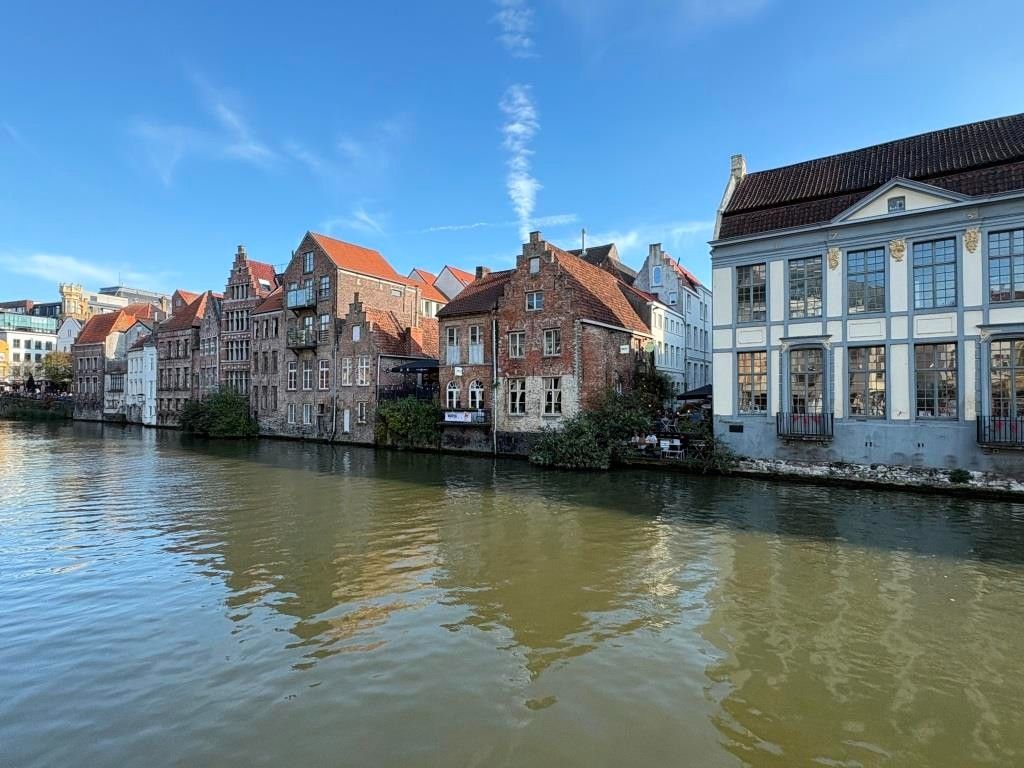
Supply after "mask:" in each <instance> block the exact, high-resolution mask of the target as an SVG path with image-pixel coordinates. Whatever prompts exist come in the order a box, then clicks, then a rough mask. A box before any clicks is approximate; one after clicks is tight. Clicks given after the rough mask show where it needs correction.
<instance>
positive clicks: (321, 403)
mask: <svg viewBox="0 0 1024 768" xmlns="http://www.w3.org/2000/svg"><path fill="white" fill-rule="evenodd" d="M437 335H438V331H437V321H436V320H434V319H433V318H421V319H420V320H419V325H418V326H417V327H412V326H409V325H407V324H405V323H404V322H403V321H402V319H401V318H400V317H399V315H398V314H396V313H395V312H391V311H388V310H381V309H375V308H373V307H367V306H364V304H363V302H362V301H360V298H359V294H358V293H357V294H356V295H355V296H354V297H353V299H352V302H351V304H349V311H348V313H347V314H346V315H345V317H344V319H343V320H342V322H341V324H340V326H339V334H338V347H337V350H336V357H335V360H336V364H337V370H338V380H337V382H335V381H333V380H332V371H331V366H330V365H329V363H328V361H327V360H325V359H323V358H321V359H320V361H319V369H318V371H317V375H316V390H317V394H318V395H320V397H319V398H317V400H318V404H317V406H316V411H315V412H314V411H313V407H312V406H311V405H307V404H303V410H302V413H301V414H298V413H296V414H292V413H289V414H288V418H289V420H294V418H297V417H299V416H301V420H302V424H303V425H306V423H307V420H315V424H314V425H315V426H316V428H317V430H318V436H321V437H322V436H329V437H331V439H338V440H344V441H347V442H354V443H367V444H371V443H373V442H374V441H375V440H374V424H375V422H376V419H377V405H378V403H379V402H380V401H381V399H383V398H386V397H388V396H389V394H390V393H395V394H396V395H401V394H404V384H405V383H406V375H405V374H403V373H401V372H397V371H395V370H394V369H395V368H398V367H399V366H401V365H402V364H403V363H408V362H412V361H418V360H427V359H429V360H435V361H436V359H437ZM305 383H306V382H305V373H303V381H302V384H303V387H305ZM327 392H330V393H332V398H331V399H332V400H333V401H334V403H336V405H335V410H333V411H332V408H331V405H332V403H331V402H325V399H324V394H325V393H327ZM310 399H311V400H312V398H310ZM335 413H336V414H337V416H336V417H335V415H334V414H335Z"/></svg>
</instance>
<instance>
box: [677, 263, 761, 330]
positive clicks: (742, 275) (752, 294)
mask: <svg viewBox="0 0 1024 768" xmlns="http://www.w3.org/2000/svg"><path fill="white" fill-rule="evenodd" d="M766 291H767V283H766V271H765V265H764V264H751V265H749V266H746V267H736V321H737V322H739V323H752V322H757V321H761V320H765V319H766V318H767V312H766V306H767V305H766V300H767V299H766V297H767V293H766ZM689 298H690V297H689V296H687V300H689Z"/></svg>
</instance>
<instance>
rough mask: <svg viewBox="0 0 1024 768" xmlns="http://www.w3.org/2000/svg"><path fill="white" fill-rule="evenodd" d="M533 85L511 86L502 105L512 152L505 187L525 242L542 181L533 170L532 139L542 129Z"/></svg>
mask: <svg viewBox="0 0 1024 768" xmlns="http://www.w3.org/2000/svg"><path fill="white" fill-rule="evenodd" d="M530 97H531V94H530V86H528V85H511V86H509V88H508V90H507V91H505V95H504V96H503V97H502V99H501V102H500V104H499V106H500V107H501V111H502V113H503V114H504V115H505V124H504V125H503V126H502V133H504V134H505V141H504V146H505V149H506V150H507V151H508V153H509V157H508V162H507V165H508V174H507V175H506V177H505V187H506V189H507V191H508V196H509V199H510V200H511V201H512V208H513V209H514V210H515V212H516V217H517V218H518V220H519V236H520V237H521V238H522V239H523V240H524V241H525V240H526V238H527V236H528V235H529V232H530V217H531V216H533V209H534V206H535V205H536V202H537V192H539V191H540V189H541V184H540V182H539V181H537V179H535V178H534V177H533V175H532V174H531V172H530V157H531V155H533V150H531V149H530V141H531V140H532V139H533V137H534V136H535V135H536V133H537V131H539V130H540V122H539V121H538V117H537V108H536V107H535V106H534V104H533V100H532V99H531V98H530Z"/></svg>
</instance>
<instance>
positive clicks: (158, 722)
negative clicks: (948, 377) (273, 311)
mask: <svg viewBox="0 0 1024 768" xmlns="http://www.w3.org/2000/svg"><path fill="white" fill-rule="evenodd" d="M1022 656H1024V507H1022V506H1014V505H1011V504H1004V503H992V502H969V501H963V500H949V499H943V498H940V497H928V496H914V495H902V494H890V493H877V492H871V491H857V490H847V489H835V488H815V487H810V486H787V485H773V484H769V483H765V482H758V481H750V480H739V479H713V478H699V477H684V476H679V475H665V476H662V475H659V474H656V473H653V472H623V473H619V474H608V475H604V474H598V475H589V474H582V475H575V474H563V473H554V472H542V471H539V470H536V469H534V468H533V467H531V466H529V465H528V464H526V463H521V462H513V461H497V462H494V461H490V460H486V459H475V458H474V459H471V458H461V457H451V456H431V455H422V454H405V453H387V452H379V453H377V452H374V451H371V450H366V449H360V448H348V447H329V446H322V445H303V444H298V443H279V442H262V443H258V444H249V445H235V444H188V443H187V442H185V441H183V439H182V438H181V437H180V436H178V435H177V434H176V433H171V432H154V431H143V430H141V429H136V428H119V427H113V428H112V427H106V428H103V427H101V426H99V425H89V424H74V425H68V424H62V425H56V424H25V423H15V422H4V421H0V693H2V695H0V765H3V766H131V765H143V766H146V768H156V767H157V766H179V765H184V766H252V765H267V766H271V765H273V766H277V765H289V766H290V765H295V766H300V765H310V766H320V765H324V766H327V765H338V766H350V765H357V766H363V765H365V766H606V765H607V766H669V765H672V766H739V765H751V766H803V765H824V766H876V765H892V766H976V765H998V766H1012V765H1022V764H1024V728H1022V724H1024V663H1022Z"/></svg>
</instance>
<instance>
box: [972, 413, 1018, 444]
mask: <svg viewBox="0 0 1024 768" xmlns="http://www.w3.org/2000/svg"><path fill="white" fill-rule="evenodd" d="M978 445H985V446H990V447H994V448H1024V416H1016V417H1014V416H979V417H978Z"/></svg>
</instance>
